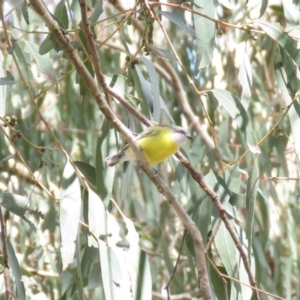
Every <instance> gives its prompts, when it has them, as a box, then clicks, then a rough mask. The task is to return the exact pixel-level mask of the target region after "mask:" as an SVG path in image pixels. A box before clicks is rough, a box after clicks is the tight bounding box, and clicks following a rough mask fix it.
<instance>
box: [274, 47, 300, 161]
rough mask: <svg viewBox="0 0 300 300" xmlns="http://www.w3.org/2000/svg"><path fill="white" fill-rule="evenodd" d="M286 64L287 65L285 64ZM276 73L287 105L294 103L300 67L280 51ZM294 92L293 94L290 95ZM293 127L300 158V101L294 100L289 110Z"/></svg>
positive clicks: (294, 142)
mask: <svg viewBox="0 0 300 300" xmlns="http://www.w3.org/2000/svg"><path fill="white" fill-rule="evenodd" d="M282 60H283V61H282ZM285 64H286V66H284V65H285ZM274 65H275V67H274V68H275V74H276V78H277V82H278V87H279V89H280V91H281V93H282V95H283V99H284V101H285V104H286V106H288V105H290V104H291V103H292V97H294V96H295V92H296V91H297V90H298V89H299V86H300V84H299V80H298V76H297V75H298V70H297V69H298V67H296V66H295V64H292V62H291V61H290V60H289V59H288V57H285V56H284V52H283V53H282V56H280V54H279V52H277V53H276V56H275V60H274ZM290 93H292V95H290ZM288 116H289V120H290V124H291V129H292V133H293V145H294V149H295V153H296V155H297V157H298V161H299V159H300V135H299V128H300V104H299V101H294V104H293V105H292V107H291V108H290V109H289V112H288Z"/></svg>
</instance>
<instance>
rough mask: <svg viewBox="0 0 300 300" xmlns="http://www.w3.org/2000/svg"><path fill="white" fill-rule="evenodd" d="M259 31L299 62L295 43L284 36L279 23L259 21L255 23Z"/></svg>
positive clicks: (299, 58)
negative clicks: (259, 28)
mask: <svg viewBox="0 0 300 300" xmlns="http://www.w3.org/2000/svg"><path fill="white" fill-rule="evenodd" d="M255 23H256V24H258V25H259V26H260V27H261V29H262V30H263V31H264V32H265V33H266V34H267V35H268V36H269V37H270V38H271V39H273V40H274V41H275V42H276V43H278V44H279V45H280V46H281V47H282V48H283V49H284V50H285V51H286V52H287V53H288V54H289V55H290V56H291V58H292V59H293V60H294V61H295V62H298V61H299V60H300V53H299V49H297V47H296V44H295V42H294V41H293V40H292V39H291V38H290V37H289V36H288V35H287V34H285V33H284V32H283V31H282V29H281V26H280V24H279V23H269V22H267V21H265V20H264V19H259V20H256V21H255Z"/></svg>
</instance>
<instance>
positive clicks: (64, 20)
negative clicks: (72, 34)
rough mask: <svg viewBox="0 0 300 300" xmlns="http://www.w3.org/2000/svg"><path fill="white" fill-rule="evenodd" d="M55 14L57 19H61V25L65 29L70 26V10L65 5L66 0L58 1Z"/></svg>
mask: <svg viewBox="0 0 300 300" xmlns="http://www.w3.org/2000/svg"><path fill="white" fill-rule="evenodd" d="M54 16H55V18H56V20H57V21H59V25H60V26H62V27H63V28H64V29H68V27H69V19H68V12H67V8H66V6H65V0H61V1H59V2H58V4H57V6H56V8H55V11H54Z"/></svg>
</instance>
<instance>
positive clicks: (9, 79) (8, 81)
mask: <svg viewBox="0 0 300 300" xmlns="http://www.w3.org/2000/svg"><path fill="white" fill-rule="evenodd" d="M13 84H15V80H14V77H13V76H12V74H11V73H10V72H9V71H6V76H5V77H0V85H13Z"/></svg>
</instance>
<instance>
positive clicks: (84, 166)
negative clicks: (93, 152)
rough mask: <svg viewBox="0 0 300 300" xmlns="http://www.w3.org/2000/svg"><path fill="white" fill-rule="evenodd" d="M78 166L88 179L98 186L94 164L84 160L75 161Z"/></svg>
mask: <svg viewBox="0 0 300 300" xmlns="http://www.w3.org/2000/svg"><path fill="white" fill-rule="evenodd" d="M74 164H75V165H76V167H77V168H78V169H79V170H80V172H81V173H82V174H83V175H84V176H85V177H86V179H87V180H88V181H89V182H90V183H91V184H92V185H94V186H96V169H95V167H93V166H92V165H90V164H88V163H86V162H84V161H79V160H77V161H74Z"/></svg>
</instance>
